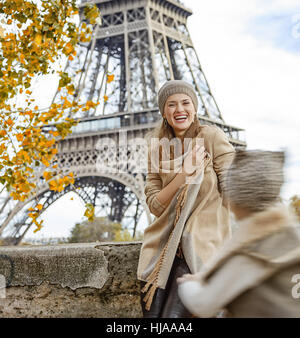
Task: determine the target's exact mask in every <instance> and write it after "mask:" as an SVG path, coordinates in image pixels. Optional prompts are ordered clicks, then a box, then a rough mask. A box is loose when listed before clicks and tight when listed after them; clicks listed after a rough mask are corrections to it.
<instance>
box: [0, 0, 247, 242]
mask: <svg viewBox="0 0 300 338" xmlns="http://www.w3.org/2000/svg"><path fill="white" fill-rule="evenodd" d="M86 2H87V1H82V3H81V5H80V6H81V10H82V9H83V8H84V5H85V3H86ZM94 2H95V3H96V4H97V6H98V7H99V9H100V12H101V15H102V24H101V25H100V26H99V25H96V26H95V28H94V31H93V38H92V40H91V42H90V43H82V44H80V45H79V46H78V48H77V55H76V58H75V59H74V60H72V61H69V62H68V64H67V66H66V69H65V71H66V72H67V73H68V74H69V75H70V76H72V78H73V79H74V81H75V83H76V90H75V95H76V97H77V98H80V100H81V101H82V102H86V101H94V102H97V101H100V105H99V106H97V107H96V108H91V109H89V110H87V111H82V112H80V122H79V123H78V125H76V126H75V127H73V132H72V134H70V136H68V137H67V138H66V139H64V140H62V141H60V143H59V152H58V155H57V159H56V161H57V164H58V167H59V168H60V169H61V170H62V171H63V172H65V173H67V172H70V171H72V172H73V173H74V174H75V177H76V180H75V184H74V185H73V186H72V187H71V186H70V187H68V188H67V189H65V190H64V191H63V192H53V191H49V190H48V189H47V187H46V186H43V185H41V187H40V189H39V191H38V193H37V194H36V196H33V199H32V200H30V201H26V202H23V203H21V202H16V201H13V200H12V199H11V198H9V197H8V196H3V197H2V199H1V200H0V222H1V223H0V224H1V226H0V235H1V234H2V236H3V237H4V234H5V236H6V237H9V238H11V240H12V243H13V244H18V243H20V241H21V240H22V239H23V237H24V235H25V234H26V232H27V231H28V229H29V228H30V227H31V225H32V224H31V223H30V220H29V219H28V217H27V210H28V208H29V207H30V206H31V205H32V204H33V202H34V201H35V202H36V201H38V202H39V203H41V204H43V211H44V210H46V209H47V208H48V207H49V206H50V205H51V204H52V203H54V202H55V201H56V200H58V199H59V198H60V197H61V196H62V195H64V194H65V193H67V192H69V191H71V190H72V189H73V190H74V191H76V192H77V193H78V195H79V196H80V197H81V198H82V200H83V201H84V202H86V203H92V204H93V205H95V207H97V210H98V212H102V213H103V212H104V213H105V214H106V215H107V216H108V217H109V218H110V219H111V220H113V221H118V222H124V220H125V218H127V221H128V224H129V225H128V226H129V228H130V227H131V228H133V229H135V228H136V225H137V223H138V221H139V218H140V216H141V214H142V213H143V212H144V211H145V212H146V215H147V219H148V222H150V221H151V215H150V213H149V210H148V208H147V206H146V203H145V198H144V194H143V188H144V184H145V176H146V170H147V168H144V169H143V170H136V166H137V162H143V160H145V155H146V154H147V149H145V145H144V144H142V142H141V144H138V142H137V140H143V139H144V138H145V135H146V133H147V132H148V131H149V130H151V129H152V128H153V127H154V126H156V125H157V123H158V122H159V121H160V120H161V114H160V113H159V110H158V106H157V102H156V93H157V91H158V89H159V87H160V86H161V85H162V84H163V83H164V82H165V81H167V80H171V79H183V80H186V81H188V82H190V83H192V84H193V85H194V88H195V90H196V93H197V96H198V100H199V109H198V117H199V120H200V122H201V123H202V124H209V125H211V124H213V125H217V126H218V127H220V128H221V129H222V130H223V131H224V132H225V133H226V134H227V135H228V137H229V140H230V142H231V143H232V144H233V145H234V146H235V147H245V146H246V144H245V142H244V141H243V140H242V134H243V130H242V129H240V128H237V127H234V126H231V125H229V124H227V123H225V121H224V119H223V116H222V114H221V112H220V110H219V108H218V105H217V103H216V101H215V99H214V97H213V95H212V93H211V90H210V87H209V84H208V82H207V79H206V77H205V75H204V72H203V70H202V68H201V65H200V62H199V59H198V56H197V53H196V51H195V48H194V46H193V43H192V39H191V36H190V34H189V31H188V27H187V19H188V18H189V16H191V15H192V11H191V10H190V9H188V8H186V7H185V6H184V4H183V2H182V1H179V0H130V1H126V0H101V1H98V0H94ZM108 74H113V75H114V80H113V81H112V82H109V83H108V81H106V79H107V75H108ZM64 96H67V97H68V93H64ZM54 101H56V102H57V101H59V94H58V92H57V94H56V95H55V98H54ZM47 129H51V126H47V127H45V131H47ZM124 134H126V142H125V143H126V144H125V143H124V140H125V138H123V136H124ZM107 139H110V140H112V141H113V142H114V143H115V144H117V145H118V147H117V148H116V149H117V154H116V158H115V160H116V163H125V164H124V166H123V168H122V170H112V169H113V168H112V167H111V164H110V167H108V168H106V169H105V168H104V169H103V166H101V165H100V167H101V168H102V169H101V168H100V169H99V166H98V165H97V163H98V164H99V160H100V163H102V164H103V163H104V162H105V161H107V163H109V162H110V160H111V156H112V155H111V148H110V147H109V146H107V147H106V148H105V147H101V145H103V142H104V140H107ZM99 145H100V147H99ZM125 158H126V161H123V160H124V159H125ZM128 158H129V160H128ZM143 163H145V161H144V162H143ZM119 169H120V168H119ZM139 169H141V168H139ZM69 212H72V211H69Z"/></svg>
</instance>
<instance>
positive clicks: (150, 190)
mask: <svg viewBox="0 0 300 338" xmlns="http://www.w3.org/2000/svg"><path fill="white" fill-rule="evenodd" d="M161 189H162V180H161V177H160V175H159V173H156V172H152V171H151V161H150V154H148V174H147V177H146V186H145V190H144V192H145V195H146V203H147V205H148V208H149V210H150V212H151V213H152V214H153V215H155V216H156V217H159V216H160V215H161V214H162V213H163V211H164V210H165V206H164V205H163V204H161V203H160V202H159V201H158V199H157V195H158V193H159V192H160V191H161Z"/></svg>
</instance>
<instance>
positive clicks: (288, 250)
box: [179, 205, 300, 318]
mask: <svg viewBox="0 0 300 338" xmlns="http://www.w3.org/2000/svg"><path fill="white" fill-rule="evenodd" d="M199 277H200V280H201V284H202V288H201V289H200V290H201V292H198V293H197V300H196V302H195V303H197V305H195V304H194V305H191V306H193V307H194V308H195V309H196V311H197V315H198V316H200V317H211V316H214V315H216V313H217V312H218V310H220V309H222V308H226V309H227V310H228V316H231V317H237V318H243V317H248V318H250V317H256V318H257V317H263V318H268V317H269V318H270V317H271V318H276V317H279V318H282V317H300V283H299V282H300V225H299V223H297V221H296V219H295V218H294V217H293V216H292V215H291V214H290V213H289V211H288V209H287V208H286V207H285V206H281V205H277V206H273V207H270V208H268V209H267V210H265V211H262V212H259V213H255V214H253V215H252V216H250V217H248V218H247V219H246V220H244V221H243V222H241V224H240V226H239V228H238V230H236V232H235V233H234V235H233V237H232V239H231V240H230V241H228V242H227V243H226V244H225V245H224V246H223V248H222V249H221V250H220V251H219V253H218V255H216V256H215V257H214V259H212V260H211V261H210V262H209V264H207V266H206V268H205V269H203V270H202V271H201V272H200V276H199ZM297 283H298V285H297ZM198 291H199V290H198ZM180 292H181V290H179V293H180ZM194 299H195V297H194ZM189 301H191V299H189V300H187V302H189ZM186 305H188V303H186ZM190 310H191V308H190ZM192 312H194V313H195V311H192Z"/></svg>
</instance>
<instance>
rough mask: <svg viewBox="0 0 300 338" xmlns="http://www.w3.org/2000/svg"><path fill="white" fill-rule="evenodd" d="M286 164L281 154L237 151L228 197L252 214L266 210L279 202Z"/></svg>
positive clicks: (226, 185)
mask: <svg viewBox="0 0 300 338" xmlns="http://www.w3.org/2000/svg"><path fill="white" fill-rule="evenodd" d="M284 160H285V154H284V152H281V151H262V150H247V151H246V150H237V151H236V154H235V158H234V160H233V162H232V164H231V166H230V168H229V169H228V171H227V177H226V183H225V187H224V194H225V196H226V197H227V198H228V199H229V200H230V202H232V203H233V204H235V205H237V206H238V207H242V208H246V209H248V210H250V211H252V212H258V211H263V210H265V209H266V208H267V207H269V206H271V205H272V204H273V203H275V202H277V201H278V200H279V194H280V189H281V186H282V185H283V183H284V175H283V166H284Z"/></svg>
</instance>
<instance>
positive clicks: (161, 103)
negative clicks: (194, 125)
mask: <svg viewBox="0 0 300 338" xmlns="http://www.w3.org/2000/svg"><path fill="white" fill-rule="evenodd" d="M179 93H180V94H181V93H182V94H186V95H188V96H189V97H190V98H191V99H192V102H193V104H194V107H195V110H196V112H197V110H198V98H197V95H196V92H195V90H194V88H193V86H192V85H191V84H189V83H188V82H185V81H183V80H171V81H167V82H166V83H165V84H164V85H163V86H162V87H161V88H160V90H159V91H158V95H157V96H158V107H159V111H160V113H161V114H162V115H163V113H164V108H165V104H166V101H167V99H168V97H169V96H171V95H173V94H179Z"/></svg>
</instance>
